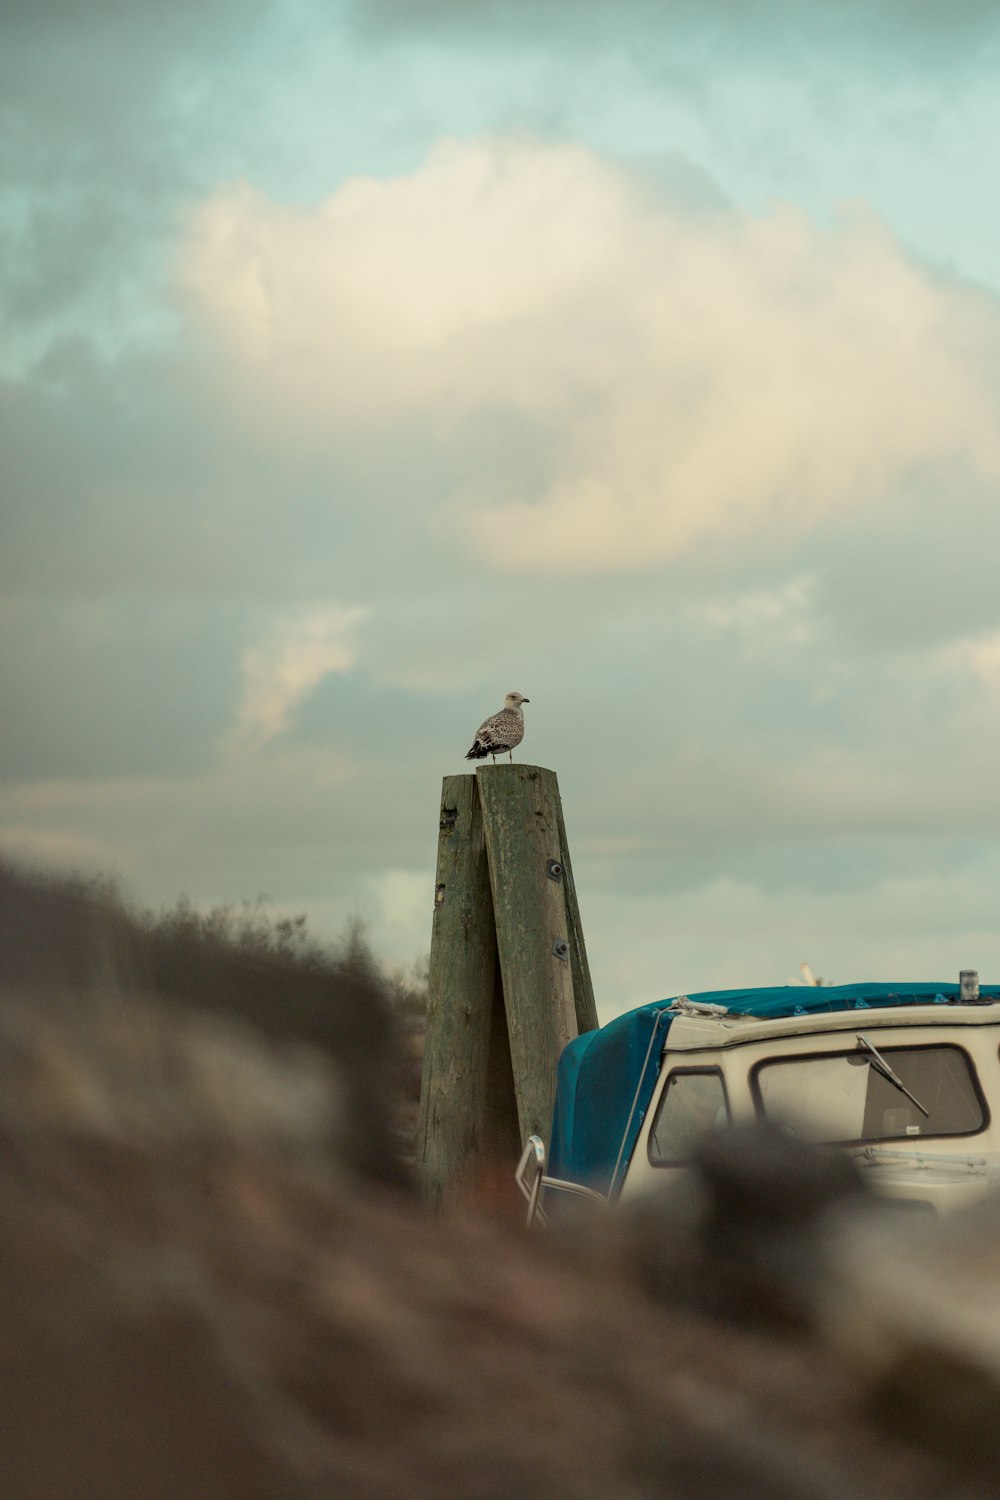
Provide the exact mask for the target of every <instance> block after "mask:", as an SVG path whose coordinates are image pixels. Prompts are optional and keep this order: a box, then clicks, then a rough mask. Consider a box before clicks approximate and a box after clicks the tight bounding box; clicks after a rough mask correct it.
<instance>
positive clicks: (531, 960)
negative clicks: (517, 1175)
mask: <svg viewBox="0 0 1000 1500" xmlns="http://www.w3.org/2000/svg"><path fill="white" fill-rule="evenodd" d="M476 780H477V781H478V783H479V797H480V800H481V802H482V805H483V823H484V826H485V831H486V847H487V850H488V853H489V871H490V885H491V887H492V891H493V912H494V918H495V921H496V933H497V948H498V951H499V954H500V973H501V976H502V979H503V994H504V1008H505V1010H506V1013H507V1034H508V1036H509V1038H510V1056H511V1063H512V1064H513V1071H514V1092H515V1094H516V1096H517V1115H518V1121H519V1123H520V1127H521V1139H522V1141H525V1140H527V1138H528V1136H529V1135H533V1134H539V1135H543V1136H547V1135H548V1132H549V1125H550V1123H551V1120H552V1104H553V1101H554V1099H555V1093H556V1063H557V1062H558V1060H559V1054H560V1052H561V1051H562V1049H563V1048H564V1047H565V1045H566V1043H567V1042H569V1041H571V1040H572V1039H573V1037H575V1036H576V1034H577V1027H576V1003H575V1000H574V996H573V970H572V966H571V964H570V961H569V952H570V950H569V938H568V925H569V924H568V923H567V921H566V900H565V885H564V879H565V865H564V864H563V859H562V847H561V844H560V839H559V814H558V811H557V809H558V804H559V787H558V783H557V782H556V778H555V775H554V773H553V772H552V771H546V770H543V769H542V768H541V767H540V766H522V765H510V764H508V765H506V766H504V765H499V766H483V767H480V769H479V770H477V772H476Z"/></svg>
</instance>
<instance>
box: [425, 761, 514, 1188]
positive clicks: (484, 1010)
mask: <svg viewBox="0 0 1000 1500" xmlns="http://www.w3.org/2000/svg"><path fill="white" fill-rule="evenodd" d="M498 977H499V965H498V962H497V946H496V936H495V925H494V919H493V905H492V897H491V894H490V879H489V873H488V869H487V859H486V845H485V840H484V837H483V820H482V815H481V811H480V804H479V796H478V793H477V790H476V782H475V778H474V777H473V776H446V777H445V778H444V782H443V785H442V792H441V819H440V833H439V837H438V857H437V874H436V884H435V902H434V920H433V931H432V936H431V959H430V974H429V983H428V1006H427V1023H426V1035H425V1042H424V1063H423V1072H422V1076H421V1084H420V1115H419V1121H418V1126H417V1167H418V1171H419V1173H420V1177H421V1181H422V1184H423V1187H424V1191H425V1193H426V1195H427V1198H428V1200H429V1202H430V1203H431V1205H432V1206H433V1207H435V1208H437V1209H440V1208H442V1207H445V1206H447V1204H449V1203H452V1202H454V1201H456V1200H457V1199H460V1198H461V1197H463V1196H464V1195H465V1194H467V1193H468V1192H470V1191H471V1189H472V1186H473V1184H474V1181H475V1176H476V1173H477V1170H478V1169H479V1167H480V1165H481V1162H482V1159H483V1157H484V1155H485V1154H487V1153H488V1152H489V1151H490V1150H491V1149H496V1146H495V1136H496V1133H497V1130H498V1129H499V1128H500V1127H499V1125H498V1121H497V1118H495V1116H496V1106H495V1105H494V1104H492V1103H491V1097H492V1094H494V1093H495V1092H496V1084H495V1083H494V1084H493V1088H492V1090H491V1079H493V1078H495V1076H496V1075H497V1074H498V1073H499V1075H500V1077H501V1078H502V1076H503V1073H502V1069H503V1056H502V1047H501V1048H500V1055H499V1057H497V1056H496V1055H493V1056H492V1065H491V1043H490V1033H491V1029H492V1022H493V1016H494V1012H495V1011H496V1010H498V1009H499V1007H500V1006H501V1005H502V1001H501V1000H500V997H499V996H497V995H496V994H495V990H496V986H497V983H498ZM498 1046H499V1042H498V1041H497V1040H496V1039H495V1040H494V1047H493V1053H494V1054H496V1052H497V1048H498ZM509 1066H510V1064H509V1062H508V1064H507V1067H508V1068H509ZM491 1115H492V1116H494V1118H493V1120H492V1122H491V1124H492V1128H491V1129H490V1130H489V1133H487V1130H488V1122H490V1117H491Z"/></svg>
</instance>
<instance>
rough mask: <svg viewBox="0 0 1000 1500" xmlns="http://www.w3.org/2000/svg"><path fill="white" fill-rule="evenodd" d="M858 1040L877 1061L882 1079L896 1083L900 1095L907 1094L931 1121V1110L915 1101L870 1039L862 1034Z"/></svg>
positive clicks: (859, 1034) (859, 1044)
mask: <svg viewBox="0 0 1000 1500" xmlns="http://www.w3.org/2000/svg"><path fill="white" fill-rule="evenodd" d="M857 1038H858V1046H859V1047H864V1048H866V1049H867V1051H869V1052H870V1053H871V1055H872V1057H873V1058H874V1059H875V1066H876V1067H877V1068H878V1070H879V1072H880V1073H881V1074H882V1077H883V1078H888V1080H889V1082H890V1083H894V1084H895V1085H896V1087H897V1088H898V1089H899V1091H900V1093H903V1094H905V1095H906V1097H907V1099H909V1101H910V1103H911V1104H915V1105H916V1106H917V1108H918V1109H919V1111H920V1113H921V1114H922V1115H924V1116H925V1117H926V1118H927V1119H928V1120H929V1119H930V1116H931V1112H930V1110H929V1109H924V1106H923V1105H922V1104H921V1102H920V1100H919V1099H915V1098H914V1097H913V1095H912V1094H911V1093H910V1091H909V1089H908V1088H907V1087H906V1084H905V1083H904V1082H903V1080H902V1079H901V1078H900V1076H899V1074H898V1073H896V1072H895V1071H894V1070H893V1069H892V1068H891V1067H890V1066H889V1064H888V1063H887V1062H886V1060H885V1058H884V1057H883V1056H882V1054H881V1052H879V1051H878V1049H877V1048H876V1047H873V1046H872V1044H871V1042H870V1041H869V1040H868V1038H867V1037H866V1036H862V1035H861V1033H860V1032H858V1033H857Z"/></svg>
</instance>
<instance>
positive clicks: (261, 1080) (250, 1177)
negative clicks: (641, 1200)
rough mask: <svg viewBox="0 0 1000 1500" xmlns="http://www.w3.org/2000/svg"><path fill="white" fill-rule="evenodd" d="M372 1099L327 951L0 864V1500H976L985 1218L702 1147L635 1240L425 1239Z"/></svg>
mask: <svg viewBox="0 0 1000 1500" xmlns="http://www.w3.org/2000/svg"><path fill="white" fill-rule="evenodd" d="M217 936H218V935H217ZM404 1088H405V1083H404V1074H403V1072H402V1071H401V1064H400V1049H399V1037H398V1034H397V1028H396V1027H395V1025H394V1023H393V1016H392V1014H391V1012H390V1008H389V1007H388V1006H387V1004H386V1001H385V996H384V994H383V993H382V992H381V990H380V988H379V985H378V984H377V982H376V981H375V979H374V977H373V974H372V972H371V970H370V968H369V967H368V966H366V964H365V963H364V962H362V961H360V959H359V958H358V955H357V954H356V953H355V954H354V956H353V958H352V956H351V955H350V954H346V955H344V956H343V957H342V958H341V960H339V961H329V962H321V961H320V960H319V958H318V957H317V956H316V955H315V954H313V955H311V956H310V955H308V954H307V955H305V956H304V955H303V954H302V953H298V954H296V953H295V952H285V953H281V952H274V951H261V952H257V953H254V954H249V955H248V954H247V953H246V952H244V951H240V950H239V948H238V946H237V945H234V944H232V943H231V942H227V941H222V940H213V939H212V938H211V935H210V934H208V935H206V934H205V932H204V931H199V930H198V929H197V924H194V925H192V926H191V927H190V928H189V930H187V931H186V932H185V931H181V930H177V931H174V932H173V933H166V932H164V931H160V932H158V933H157V932H151V931H150V930H149V929H148V927H146V928H144V927H143V925H142V924H141V923H137V922H135V921H134V920H133V919H132V918H130V917H129V915H128V913H127V912H125V911H124V910H123V909H122V908H121V907H120V905H118V904H117V903H115V902H114V901H113V900H101V899H99V897H97V896H95V895H94V893H93V892H88V891H86V890H84V889H81V888H79V887H76V886H73V885H68V884H65V883H59V882H53V881H41V880H38V879H28V878H26V877H24V876H21V875H19V874H17V873H16V872H14V871H12V870H10V869H8V868H6V867H0V1318H2V1325H3V1327H4V1331H5V1337H4V1340H3V1353H2V1356H0V1409H2V1410H3V1413H4V1423H3V1427H4V1437H3V1441H2V1444H0V1495H2V1496H3V1500H40V1497H46V1500H48V1497H54V1500H62V1497H66V1500H77V1497H79V1500H92V1497H93V1500H98V1497H100V1500H105V1497H106V1500H112V1497H113V1500H132V1497H135V1500H216V1497H217V1500H223V1497H225V1500H257V1497H260V1500H265V1497H267V1500H295V1497H302V1500H321V1497H323V1500H327V1497H329V1500H333V1497H338V1500H340V1497H346V1500H369V1497H370V1500H439V1497H468V1500H507V1497H510V1500H514V1497H518V1500H547V1497H572V1500H577V1497H580V1500H583V1497H587V1500H590V1497H593V1500H647V1497H648V1500H653V1497H670V1500H682V1497H683V1500H723V1497H725V1500H732V1497H738V1500H757V1497H760V1500H783V1497H805V1500H812V1497H830V1500H844V1497H847V1496H849V1497H852V1500H854V1497H857V1500H862V1497H872V1500H874V1497H895V1496H900V1497H902V1496H907V1497H911V1500H913V1497H917V1500H920V1497H927V1500H930V1497H932V1496H933V1497H936V1500H959V1497H968V1500H972V1497H988V1496H992V1495H997V1496H1000V1432H998V1430H997V1423H996V1420H995V1415H994V1414H995V1412H996V1411H997V1409H998V1401H1000V1216H998V1215H997V1213H996V1212H994V1211H992V1210H991V1211H988V1212H985V1211H984V1212H983V1213H982V1214H980V1215H979V1216H978V1217H976V1218H967V1219H964V1220H963V1219H955V1220H951V1221H949V1222H948V1223H947V1224H940V1225H939V1224H937V1223H934V1222H926V1221H924V1220H923V1219H921V1218H919V1217H917V1216H911V1215H910V1214H907V1213H904V1212H899V1211H897V1212H896V1213H887V1211H886V1210H885V1209H879V1208H878V1207H877V1206H876V1205H874V1204H871V1203H869V1202H868V1200H867V1199H866V1198H865V1196H864V1194H863V1193H862V1191H861V1189H860V1187H859V1185H858V1183H857V1181H856V1179H855V1178H854V1176H853V1175H852V1173H851V1171H850V1170H849V1168H848V1164H847V1163H846V1161H845V1160H844V1159H843V1158H841V1157H837V1158H832V1159H828V1158H827V1157H825V1156H823V1155H821V1154H817V1153H812V1152H807V1151H804V1150H800V1149H797V1148H795V1147H794V1145H793V1144H791V1143H789V1142H787V1141H785V1140H783V1139H781V1138H777V1137H772V1136H766V1135H760V1136H758V1135H756V1134H750V1135H746V1134H741V1133H737V1132H732V1133H731V1134H730V1135H729V1136H726V1137H719V1138H717V1139H716V1140H715V1141H714V1143H713V1144H712V1146H711V1147H710V1148H709V1149H708V1150H706V1152H705V1153H704V1155H703V1158H702V1160H701V1162H700V1163H699V1164H698V1168H697V1170H696V1171H695V1172H694V1173H693V1174H692V1177H691V1179H690V1181H689V1182H688V1183H687V1185H686V1187H685V1189H684V1191H683V1192H682V1193H681V1194H680V1195H678V1196H676V1197H675V1199H674V1200H673V1201H672V1202H671V1203H670V1204H667V1203H664V1202H652V1203H650V1205H649V1206H648V1208H647V1209H646V1210H645V1211H644V1212H643V1213H642V1214H638V1215H633V1216H630V1217H626V1216H624V1215H622V1216H619V1217H617V1218H602V1219H601V1220H599V1221H591V1222H590V1223H589V1224H588V1225H585V1226H577V1227H576V1228H575V1229H573V1228H565V1229H563V1230H560V1231H553V1232H552V1233H550V1234H548V1235H542V1234H538V1235H535V1236H531V1237H529V1236H526V1235H524V1234H523V1233H522V1232H521V1231H520V1230H519V1228H518V1227H517V1222H518V1210H517V1209H516V1208H509V1205H508V1204H507V1202H506V1199H505V1198H504V1196H503V1193H501V1194H500V1195H499V1197H497V1198H495V1199H494V1201H493V1202H492V1205H491V1211H490V1212H489V1213H488V1214H487V1213H485V1212H483V1213H480V1214H479V1216H473V1215H471V1214H470V1215H468V1216H466V1217H463V1218H462V1219H457V1218H456V1219H453V1220H451V1221H448V1222H436V1221H433V1220H431V1219H429V1218H428V1217H427V1216H426V1214H424V1212H423V1211H422V1210H421V1209H420V1207H419V1205H418V1203H417V1201H416V1198H415V1196H414V1194H413V1192H412V1190H411V1188H410V1185H409V1178H408V1172H407V1169H406V1167H405V1165H404V1164H403V1162H402V1161H401V1159H400V1156H401V1153H400V1149H399V1139H398V1133H397V1132H396V1130H395V1129H394V1123H393V1122H394V1119H395V1118H396V1110H397V1104H398V1099H399V1096H400V1093H401V1091H403V1089H404ZM511 1166H512V1164H511ZM505 1180H506V1179H505V1178H504V1181H505Z"/></svg>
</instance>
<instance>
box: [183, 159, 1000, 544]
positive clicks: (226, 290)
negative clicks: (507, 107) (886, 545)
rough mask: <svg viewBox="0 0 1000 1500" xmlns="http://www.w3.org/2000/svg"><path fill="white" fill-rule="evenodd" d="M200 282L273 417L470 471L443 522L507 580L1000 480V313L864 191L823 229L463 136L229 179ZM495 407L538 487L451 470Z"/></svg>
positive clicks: (198, 292) (261, 407)
mask: <svg viewBox="0 0 1000 1500" xmlns="http://www.w3.org/2000/svg"><path fill="white" fill-rule="evenodd" d="M184 275H185V278H186V283H187V287H188V291H189V294H190V295H191V296H192V297H193V299H194V302H195V305H196V311H197V316H198V317H199V318H202V319H205V320H207V321H208V322H209V323H210V324H211V325H212V326H213V327H214V329H215V331H216V333H217V335H218V337H219V339H220V341H221V345H222V348H223V351H224V354H225V357H226V358H228V359H229V360H230V361H231V371H230V375H231V380H232V385H233V388H234V390H235V392H236V394H237V398H238V399H241V400H243V401H245V402H248V403H249V404H250V408H251V410H252V412H253V414H254V421H255V422H258V423H267V422H270V423H271V424H272V430H273V431H274V433H275V435H276V436H277V435H278V434H279V433H280V434H283V435H284V439H289V435H290V434H293V435H294V441H296V442H301V441H302V439H303V436H304V435H308V434H310V433H312V434H313V435H314V436H315V437H316V438H323V437H328V436H329V434H330V433H331V431H332V432H338V431H341V432H342V431H345V430H347V429H356V428H357V427H359V426H360V427H361V428H364V429H368V430H371V431H384V432H385V433H386V434H387V435H391V433H392V432H393V430H394V428H395V427H396V426H397V425H401V424H404V423H405V424H409V425H410V427H411V428H412V424H413V423H415V422H416V423H418V424H419V425H420V426H421V428H422V429H423V430H424V431H427V432H430V433H432V434H434V436H435V439H436V440H437V441H438V442H440V443H443V444H446V445H450V446H451V449H452V450H453V453H454V454H457V455H458V457H459V464H458V469H459V472H460V473H462V472H464V475H465V477H464V481H463V480H460V481H459V483H458V484H457V485H456V486H455V487H454V488H453V491H452V494H451V496H450V502H449V505H448V506H446V507H445V515H446V517H447V519H448V521H449V523H452V522H455V521H456V520H457V525H458V529H459V532H460V533H461V534H463V535H464V537H465V540H466V542H467V545H468V546H469V547H470V548H471V549H472V550H473V551H474V553H476V554H477V555H478V556H480V557H481V558H483V559H484V560H486V561H487V562H488V563H489V564H491V565H493V566H494V567H496V568H498V569H500V570H510V571H525V570H526V571H539V572H546V573H550V572H565V573H574V572H600V571H619V570H629V569H632V570H637V569H643V568H647V567H651V566H657V565H660V564H662V563H664V562H666V561H669V560H671V559H674V558H677V557H679V556H681V555H684V554H686V553H690V552H692V551H693V550H695V549H704V548H706V547H713V546H715V545H716V544H718V543H722V544H725V543H728V542H729V541H730V540H731V539H735V540H737V541H739V540H740V539H741V538H742V539H745V538H747V537H749V536H752V535H754V536H758V537H760V538H761V539H763V540H764V541H765V543H766V544H767V545H769V546H772V547H777V548H781V547H783V546H784V545H785V544H786V543H787V542H788V541H789V539H792V540H794V539H795V538H797V537H799V536H801V535H802V534H804V533H807V532H810V531H813V530H816V529H818V528H821V527H824V526H828V525H829V524H830V523H831V522H834V523H836V522H839V521H842V520H844V519H846V518H850V517H851V516H852V515H857V514H860V513H864V512H867V511H870V510H871V509H872V508H876V507H879V506H882V505H885V504H894V503H898V500H899V496H900V493H901V492H903V491H904V490H905V487H906V485H907V483H908V481H910V480H911V479H912V477H913V476H914V475H915V474H917V473H920V474H923V475H926V474H927V473H928V472H931V473H933V472H934V471H935V470H938V469H941V470H943V469H944V468H945V467H947V466H952V465H955V464H956V463H958V464H960V465H961V466H962V469H963V471H964V472H965V473H966V474H968V475H970V476H974V477H975V478H976V479H977V480H978V481H979V482H981V483H982V482H984V483H986V484H987V486H989V487H993V486H996V485H998V484H1000V422H998V416H997V412H998V409H1000V408H998V400H997V394H998V391H997V387H998V375H1000V304H998V303H997V302H996V301H995V300H994V299H992V298H991V297H990V296H988V295H987V294H986V293H984V292H979V291H975V290H973V289H971V288H968V287H963V286H961V285H960V284H958V283H957V282H955V281H949V280H947V279H946V278H944V277H942V276H940V275H937V274H936V273H934V272H932V271H931V269H930V268H929V267H927V266H924V265H922V264H920V263H919V262H918V261H916V260H915V259H914V258H913V257H911V256H909V255H908V254H907V252H906V251H905V250H904V249H903V247H902V246H901V245H900V244H899V242H898V241H897V240H896V239H895V238H894V237H893V235H892V234H891V232H890V231H889V230H888V228H887V227H886V226H885V224H884V223H882V222H881V221H880V220H878V218H877V217H876V216H875V215H874V214H873V213H872V212H870V211H869V210H867V209H866V208H865V207H863V206H861V205H856V206H854V207H852V208H851V209H849V210H845V212H844V213H843V215H842V216H841V218H840V219H839V220H838V222H837V223H836V224H835V225H834V227H833V228H831V229H828V230H827V229H822V228H820V227H818V226H817V225H815V224H814V223H812V222H811V221H810V220H809V219H807V218H806V217H805V216H804V215H803V214H802V213H800V212H799V211H797V210H795V209H792V208H789V207H777V208H775V209H774V210H773V211H771V212H769V213H767V214H765V215H763V216H761V217H756V218H754V217H749V216H745V215H742V214H739V213H736V212H735V211H734V212H729V213H726V212H721V211H719V210H717V209H704V208H698V209H694V208H692V207H691V206H690V205H684V204H678V203H675V202H672V201H670V200H669V198H668V197H667V196H666V194H665V193H664V192H663V191H662V190H658V189H656V188H654V187H653V186H651V185H650V184H649V183H648V182H645V181H643V180H641V179H637V178H635V177H633V176H630V175H629V173H628V172H626V171H625V170H624V169H623V168H621V167H619V166H617V165H614V164H611V163H609V162H607V161H604V160H602V159H600V158H598V157H596V156H594V155H593V154H591V153H589V152H587V151H586V150H584V149H583V148H581V147H579V146H575V145H568V144H567V145H545V144H541V143H533V142H530V141H523V140H519V141H514V142H511V141H497V140H493V141H480V142H477V143H472V144H456V143H451V144H448V145H446V146H443V147H441V148H440V149H438V150H437V151H436V152H435V153H433V154H432V155H431V157H430V158H429V159H428V161H427V162H426V163H425V165H424V166H423V167H422V168H421V169H420V170H418V171H416V172H414V173H412V174H410V175H409V176H406V177H401V178H397V179H394V180H391V181H374V180H367V179H366V180H361V179H358V180H352V181H349V182H346V183H344V184H343V185H342V186H341V187H340V188H339V189H338V191H337V192H336V193H334V194H333V196H332V197H330V198H329V199H328V200H326V202H324V203H322V204H320V205H319V206H318V207H316V208H313V209H301V208H292V207H286V206H280V205H277V204H275V203H272V202H269V201H268V200H267V199H266V198H264V197H263V196H262V195H261V194H259V193H256V192H254V191H253V190H251V189H250V188H248V187H242V188H237V189H234V190H230V191H227V192H225V193H222V194H220V195H218V196H216V197H214V198H212V199H211V200H209V201H208V202H206V203H205V204H204V205H203V206H202V208H201V211H200V213H199V214H198V216H197V217H196V219H195V220H194V222H193V224H192V226H191V231H190V236H189V239H188V241H187V244H186V249H185V257H184ZM497 413H506V414H509V415H514V416H516V417H517V418H518V419H520V420H523V421H526V422H528V423H529V424H530V425H531V430H532V432H533V433H537V434H539V435H540V442H541V446H542V450H543V452H544V455H545V462H544V465H543V476H544V477H542V478H538V477H536V478H535V479H534V480H528V479H524V478H521V479H520V480H517V479H515V478H513V477H511V476H512V474H513V473H516V472H517V471H516V470H515V469H514V466H513V465H511V469H510V472H508V471H507V470H506V467H505V470H504V471H501V472H491V473H490V474H488V475H486V476H484V475H483V473H482V470H481V466H480V465H478V464H477V463H476V462H475V461H474V459H473V458H472V457H470V456H468V455H466V456H465V459H464V464H463V461H462V453H463V450H462V432H463V423H464V422H466V421H467V419H472V418H476V419H480V420H482V419H483V418H489V417H490V415H491V414H492V415H496V414H497ZM942 503H943V501H942Z"/></svg>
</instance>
